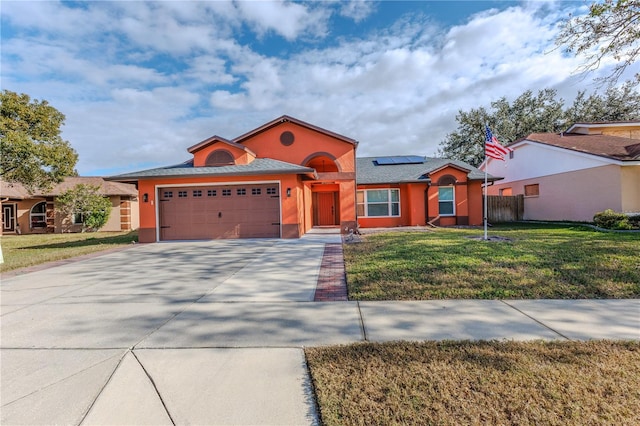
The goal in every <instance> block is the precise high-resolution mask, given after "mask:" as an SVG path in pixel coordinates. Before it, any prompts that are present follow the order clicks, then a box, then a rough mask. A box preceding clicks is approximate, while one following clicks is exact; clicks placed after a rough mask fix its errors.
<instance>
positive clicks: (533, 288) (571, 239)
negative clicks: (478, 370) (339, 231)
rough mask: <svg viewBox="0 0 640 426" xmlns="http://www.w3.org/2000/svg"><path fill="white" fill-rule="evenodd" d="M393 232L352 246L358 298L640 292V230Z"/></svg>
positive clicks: (353, 290)
mask: <svg viewBox="0 0 640 426" xmlns="http://www.w3.org/2000/svg"><path fill="white" fill-rule="evenodd" d="M482 234H483V232H482V230H478V229H475V230H474V229H442V228H439V229H437V230H434V231H427V232H388V233H380V234H371V235H365V236H364V237H363V238H362V240H363V241H362V242H361V243H354V244H346V245H345V247H344V248H345V264H346V269H347V283H348V288H349V298H350V299H351V300H424V299H441V298H451V299H503V298H504V299H508V298H524V299H535V298H548V299H551V298H558V299H580V298H633V297H640V254H639V253H640V234H639V233H624V234H623V233H609V232H598V231H595V230H593V229H591V228H587V227H583V226H579V225H576V226H564V225H539V224H536V225H533V224H524V225H521V224H517V225H511V226H507V225H503V226H496V227H493V228H492V229H491V230H490V232H489V236H497V237H503V238H506V239H509V240H508V241H503V242H487V241H483V240H476V239H471V238H470V237H481V236H482Z"/></svg>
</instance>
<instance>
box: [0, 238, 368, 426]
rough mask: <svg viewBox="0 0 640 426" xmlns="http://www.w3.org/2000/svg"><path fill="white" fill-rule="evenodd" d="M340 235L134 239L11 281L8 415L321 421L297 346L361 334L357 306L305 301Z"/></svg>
mask: <svg viewBox="0 0 640 426" xmlns="http://www.w3.org/2000/svg"><path fill="white" fill-rule="evenodd" d="M338 241H340V239H339V236H317V237H314V236H309V237H307V238H303V239H300V240H271V239H269V240H233V241H231V240H229V241H213V242H177V243H167V244H150V245H139V246H134V247H132V248H130V249H127V250H124V251H121V252H117V253H111V254H108V255H105V256H100V257H97V258H94V259H90V260H85V261H81V262H77V263H71V264H68V265H64V266H60V267H55V268H51V269H47V270H43V271H39V272H34V273H29V274H25V275H19V276H15V277H12V278H8V279H3V280H2V287H1V290H2V293H1V299H0V301H1V303H2V311H1V316H2V318H1V319H2V324H1V332H2V334H1V347H2V352H1V354H0V355H1V361H2V393H1V399H2V401H1V402H2V410H1V411H2V413H1V416H2V418H1V420H2V422H1V423H2V424H53V423H56V424H80V423H83V424H91V423H97V424H114V423H121V424H162V423H167V422H169V423H168V424H170V423H171V422H175V423H200V424H230V423H232V424H241V423H255V422H256V419H259V423H263V424H275V423H280V424H305V423H306V424H313V423H314V422H315V421H316V420H315V419H316V417H315V412H314V403H313V401H311V400H309V395H310V393H309V389H308V386H309V383H308V375H307V372H306V368H305V365H304V355H303V352H302V349H301V347H302V346H303V345H308V344H325V343H326V344H330V343H346V342H350V341H354V340H359V339H360V338H361V333H360V327H359V322H358V317H357V307H356V306H355V305H354V304H351V303H347V304H328V303H324V304H322V303H321V304H316V303H309V302H310V301H312V300H313V296H314V292H315V287H316V283H317V279H318V273H319V269H320V263H321V260H322V254H323V251H324V245H325V243H327V242H338ZM263 346H267V347H268V346H271V347H274V346H275V347H278V348H277V349H275V350H266V349H263V348H261V347H263ZM240 347H244V348H240ZM159 348H163V349H165V348H180V349H179V350H173V351H169V350H167V351H165V350H163V351H160V350H158V349H159ZM194 348H198V349H194ZM230 348H231V349H230ZM232 373H234V374H232ZM152 379H153V380H152ZM186 383H190V384H189V385H187V384H186ZM202 386H204V388H203V387H202ZM204 390H206V392H205V391H204ZM161 395H162V396H161ZM98 396H99V397H98ZM238 401H240V402H241V404H242V405H243V406H242V407H239V406H238ZM165 406H166V409H165V408H164V407H165ZM116 407H117V408H116ZM126 407H130V410H127V409H126ZM169 413H170V414H169Z"/></svg>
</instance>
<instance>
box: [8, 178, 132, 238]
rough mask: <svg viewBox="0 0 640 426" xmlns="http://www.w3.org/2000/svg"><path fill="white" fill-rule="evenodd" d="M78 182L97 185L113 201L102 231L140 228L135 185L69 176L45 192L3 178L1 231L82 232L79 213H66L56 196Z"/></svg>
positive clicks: (31, 232) (23, 232)
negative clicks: (60, 206) (62, 210)
mask: <svg viewBox="0 0 640 426" xmlns="http://www.w3.org/2000/svg"><path fill="white" fill-rule="evenodd" d="M78 184H85V185H95V186H98V187H99V188H100V191H99V192H100V193H101V194H102V195H105V196H108V197H109V199H110V200H111V206H112V208H111V214H110V215H109V221H108V222H107V223H106V225H105V226H104V227H102V228H101V229H100V230H101V231H130V230H134V229H137V228H138V198H137V196H138V191H137V190H136V188H135V186H134V185H129V184H124V183H120V182H109V181H105V180H104V179H102V178H100V177H68V178H65V180H64V181H63V182H62V183H59V184H57V185H55V186H54V187H53V188H52V189H51V190H50V191H47V192H45V193H42V192H38V191H36V192H35V193H30V192H29V191H28V190H27V189H26V188H25V187H24V186H22V185H21V184H19V183H7V182H4V181H0V200H1V201H2V233H3V234H9V233H20V234H42V233H62V232H79V231H81V230H82V217H80V215H65V214H63V213H62V212H61V210H60V208H59V206H58V205H57V203H56V197H58V196H59V195H61V194H62V193H64V192H65V191H67V190H69V189H72V188H74V187H75V186H76V185H78Z"/></svg>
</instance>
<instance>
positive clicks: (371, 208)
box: [356, 189, 400, 217]
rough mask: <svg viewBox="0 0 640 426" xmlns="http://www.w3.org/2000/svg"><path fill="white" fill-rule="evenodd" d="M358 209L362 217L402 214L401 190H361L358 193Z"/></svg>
mask: <svg viewBox="0 0 640 426" xmlns="http://www.w3.org/2000/svg"><path fill="white" fill-rule="evenodd" d="M356 210H357V214H358V216H360V217H395V216H400V190H399V189H364V190H360V191H358V192H357V193H356Z"/></svg>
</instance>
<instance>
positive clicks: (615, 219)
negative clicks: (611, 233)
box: [593, 209, 633, 229]
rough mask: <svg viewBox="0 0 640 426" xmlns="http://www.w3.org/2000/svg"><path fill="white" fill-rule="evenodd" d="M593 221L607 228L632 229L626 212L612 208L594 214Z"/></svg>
mask: <svg viewBox="0 0 640 426" xmlns="http://www.w3.org/2000/svg"><path fill="white" fill-rule="evenodd" d="M593 222H594V223H595V224H596V225H597V226H599V227H601V228H605V229H632V228H633V227H632V226H631V223H629V217H628V216H627V215H625V214H624V213H616V212H614V211H613V210H611V209H607V210H605V211H603V212H598V213H596V214H595V216H593Z"/></svg>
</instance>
